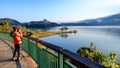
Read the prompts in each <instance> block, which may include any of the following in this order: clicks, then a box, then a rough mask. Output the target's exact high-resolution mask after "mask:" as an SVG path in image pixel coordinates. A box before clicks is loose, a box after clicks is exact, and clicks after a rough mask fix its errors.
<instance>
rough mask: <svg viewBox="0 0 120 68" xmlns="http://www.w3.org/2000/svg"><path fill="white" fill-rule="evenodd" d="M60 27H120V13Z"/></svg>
mask: <svg viewBox="0 0 120 68" xmlns="http://www.w3.org/2000/svg"><path fill="white" fill-rule="evenodd" d="M60 25H62V26H63V25H68V26H80V25H86V26H87V25H94V26H95V25H120V13H119V14H115V15H111V16H107V17H101V18H96V19H87V20H83V21H78V22H74V23H62V24H60Z"/></svg>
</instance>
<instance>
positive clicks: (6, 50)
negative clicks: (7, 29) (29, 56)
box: [0, 39, 30, 68]
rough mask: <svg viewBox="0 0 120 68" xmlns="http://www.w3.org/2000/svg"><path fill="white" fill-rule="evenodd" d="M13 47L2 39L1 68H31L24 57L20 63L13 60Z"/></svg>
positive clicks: (0, 42) (0, 47) (0, 45)
mask: <svg viewBox="0 0 120 68" xmlns="http://www.w3.org/2000/svg"><path fill="white" fill-rule="evenodd" d="M12 46H13V44H10V42H8V41H7V40H3V39H0V68H30V67H29V65H28V63H27V61H26V60H25V59H24V58H23V57H22V59H21V60H20V61H19V62H18V61H13V60H12V52H13V50H14V49H13V47H12Z"/></svg>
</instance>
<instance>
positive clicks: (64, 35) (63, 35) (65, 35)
mask: <svg viewBox="0 0 120 68" xmlns="http://www.w3.org/2000/svg"><path fill="white" fill-rule="evenodd" d="M59 36H60V37H62V38H67V37H68V36H69V35H68V34H60V35H59Z"/></svg>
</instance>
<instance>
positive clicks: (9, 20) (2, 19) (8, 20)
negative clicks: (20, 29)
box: [0, 18, 21, 25]
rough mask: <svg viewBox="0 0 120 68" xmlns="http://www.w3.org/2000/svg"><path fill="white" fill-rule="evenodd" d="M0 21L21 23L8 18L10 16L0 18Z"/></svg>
mask: <svg viewBox="0 0 120 68" xmlns="http://www.w3.org/2000/svg"><path fill="white" fill-rule="evenodd" d="M0 22H9V23H10V25H21V23H20V22H18V21H17V20H14V19H10V18H0Z"/></svg>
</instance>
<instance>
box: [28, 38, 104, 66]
mask: <svg viewBox="0 0 120 68" xmlns="http://www.w3.org/2000/svg"><path fill="white" fill-rule="evenodd" d="M30 39H32V40H34V41H38V42H39V43H41V44H42V45H44V46H46V47H48V48H51V49H53V50H55V51H58V52H60V53H62V54H63V55H64V56H66V57H67V58H69V59H70V60H72V61H73V62H74V63H75V64H78V65H79V66H80V67H90V68H104V66H102V65H100V64H98V63H95V62H93V61H91V60H89V59H87V58H84V57H81V56H78V55H77V54H75V53H73V52H71V51H69V50H67V49H63V48H62V47H59V46H56V45H53V44H50V43H48V42H45V41H42V40H39V39H36V38H31V37H30Z"/></svg>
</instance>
